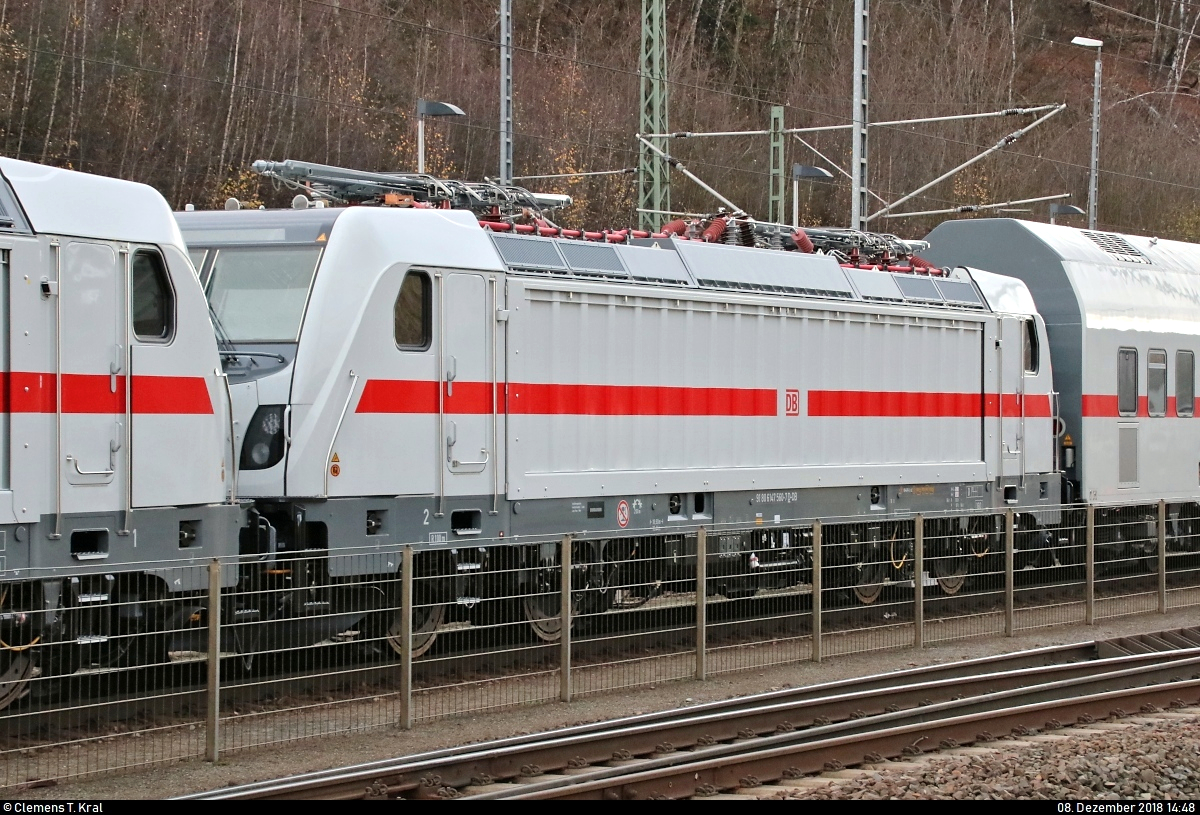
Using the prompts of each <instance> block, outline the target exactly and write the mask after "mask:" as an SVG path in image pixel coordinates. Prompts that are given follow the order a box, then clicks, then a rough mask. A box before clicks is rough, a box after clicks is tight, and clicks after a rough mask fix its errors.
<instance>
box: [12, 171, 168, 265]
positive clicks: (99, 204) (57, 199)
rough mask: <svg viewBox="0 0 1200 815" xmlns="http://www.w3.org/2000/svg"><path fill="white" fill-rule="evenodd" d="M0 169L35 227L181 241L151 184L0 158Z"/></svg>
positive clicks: (105, 236)
mask: <svg viewBox="0 0 1200 815" xmlns="http://www.w3.org/2000/svg"><path fill="white" fill-rule="evenodd" d="M0 172H2V173H3V174H4V177H5V178H6V179H8V183H9V184H10V185H11V186H12V188H13V191H14V192H15V193H16V195H17V198H18V199H19V200H20V202H21V207H22V209H23V210H24V211H25V215H26V217H27V218H28V219H29V224H30V226H32V227H33V230H34V231H35V232H41V233H47V234H52V235H71V236H74V237H80V238H101V239H105V240H118V241H131V242H134V243H153V244H158V245H165V244H172V245H175V246H179V247H182V246H183V237H182V235H180V232H179V226H178V225H177V224H176V223H175V218H174V217H173V216H172V214H171V208H170V207H169V206H168V205H167V202H166V200H164V199H163V197H162V195H161V194H160V193H159V192H158V190H156V189H154V188H153V187H150V186H147V185H145V184H138V183H135V182H132V181H122V180H120V179H117V178H106V177H104V176H98V175H89V174H87V173H77V172H74V171H73V170H62V169H59V168H57V167H47V166H45V165H43V164H33V163H31V162H28V161H18V160H16V159H11V158H3V157H0Z"/></svg>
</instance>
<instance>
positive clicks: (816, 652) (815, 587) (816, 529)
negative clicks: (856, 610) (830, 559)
mask: <svg viewBox="0 0 1200 815" xmlns="http://www.w3.org/2000/svg"><path fill="white" fill-rule="evenodd" d="M812 661H813V662H820V661H821V522H820V521H813V526H812Z"/></svg>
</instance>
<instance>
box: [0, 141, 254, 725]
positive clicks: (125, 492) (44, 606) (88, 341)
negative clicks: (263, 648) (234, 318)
mask: <svg viewBox="0 0 1200 815" xmlns="http://www.w3.org/2000/svg"><path fill="white" fill-rule="evenodd" d="M186 251H187V250H186V248H185V246H184V243H183V240H182V238H181V237H180V233H179V228H178V227H177V226H176V223H175V221H174V219H173V218H172V216H171V210H170V208H169V207H168V206H167V203H166V201H165V200H163V197H162V196H161V195H159V194H158V193H157V192H156V191H155V190H153V189H152V188H150V187H147V186H144V185H142V184H133V183H130V182H127V181H119V180H116V179H112V178H102V177H98V176H94V175H86V174H83V173H76V172H71V171H68V170H59V169H55V168H51V167H44V166H40V165H36V164H29V163H26V162H22V161H16V160H13V159H9V158H0V321H2V322H0V370H2V372H3V388H4V390H3V404H4V407H3V411H2V412H0V708H2V707H5V706H7V705H8V704H10V703H11V702H13V701H14V700H16V699H17V698H19V697H20V696H21V695H22V694H23V693H24V692H25V691H26V689H27V685H28V681H29V680H30V679H31V678H32V677H33V676H35V675H36V672H38V671H40V673H41V675H43V676H49V675H55V674H69V673H72V672H74V671H75V670H77V669H79V668H81V667H84V668H89V667H91V668H109V667H113V666H119V665H125V664H129V663H131V662H137V661H146V660H156V659H164V660H165V658H166V651H165V649H166V647H167V644H166V643H165V641H163V640H162V639H154V638H143V637H141V636H139V635H140V634H142V633H144V632H149V631H166V630H182V629H184V628H186V627H187V626H188V625H189V624H190V620H191V618H192V616H193V615H195V614H199V613H200V612H201V610H202V607H203V599H202V594H203V591H204V589H205V588H206V587H207V583H208V580H207V577H206V575H205V572H204V569H202V568H187V567H188V566H189V565H191V564H196V563H202V562H205V561H207V560H209V559H211V558H217V557H219V558H231V557H233V556H235V555H236V554H237V550H238V535H239V528H240V527H241V524H242V517H243V510H242V509H241V507H240V506H239V505H238V504H237V502H236V496H235V495H234V491H233V490H234V488H233V473H234V461H233V458H232V447H231V444H232V437H231V434H230V423H229V420H230V415H229V406H228V405H229V401H228V394H227V392H226V388H225V380H224V375H223V374H222V372H221V365H220V361H219V359H218V356H217V345H216V341H215V339H214V337H213V331H212V325H211V323H210V321H209V319H208V308H207V304H206V302H205V298H204V292H203V291H202V289H201V288H200V285H199V283H198V281H197V280H196V276H195V273H194V271H193V269H192V267H191V264H190V263H189V262H188V258H187V254H186ZM183 438H186V439H188V440H189V443H188V444H180V443H179V440H180V439H183ZM176 567H183V568H176ZM235 579H236V577H235V573H234V569H233V568H228V569H225V570H224V571H223V573H222V580H223V582H224V584H225V585H227V586H228V585H232V584H233V582H234V580H235ZM150 642H154V643H155V650H157V651H158V653H155V654H150V653H134V651H137V650H139V649H138V648H137V647H136V646H137V645H138V644H142V643H150Z"/></svg>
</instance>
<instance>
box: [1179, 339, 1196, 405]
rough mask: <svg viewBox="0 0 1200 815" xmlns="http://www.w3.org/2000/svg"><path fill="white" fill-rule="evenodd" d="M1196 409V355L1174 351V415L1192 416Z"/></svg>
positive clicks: (1189, 352)
mask: <svg viewBox="0 0 1200 815" xmlns="http://www.w3.org/2000/svg"><path fill="white" fill-rule="evenodd" d="M1195 410H1196V355H1195V354H1193V353H1192V352H1191V351H1176V352H1175V415H1176V416H1192V415H1194V414H1195Z"/></svg>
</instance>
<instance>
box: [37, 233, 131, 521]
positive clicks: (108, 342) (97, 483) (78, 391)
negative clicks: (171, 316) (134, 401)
mask: <svg viewBox="0 0 1200 815" xmlns="http://www.w3.org/2000/svg"><path fill="white" fill-rule="evenodd" d="M59 251H60V252H61V253H62V256H61V269H60V274H59V301H60V303H59V307H60V308H61V318H60V323H59V329H58V333H59V336H58V348H59V359H60V364H59V374H60V376H59V380H60V381H59V391H58V394H56V395H57V396H58V397H59V399H58V405H57V411H58V422H59V423H60V429H61V439H62V441H61V446H60V450H59V468H60V478H61V480H62V483H63V491H62V511H63V512H65V513H71V512H98V511H104V510H107V511H114V510H120V509H123V508H124V505H125V483H126V480H127V479H128V476H129V474H128V467H127V466H126V462H127V461H128V456H129V450H128V443H127V442H128V432H127V431H128V428H127V414H126V392H127V391H126V376H127V375H128V371H127V370H126V367H127V364H126V360H127V358H128V349H127V348H126V342H127V340H126V336H125V259H124V255H122V254H118V253H117V252H116V250H115V249H114V248H113V247H112V246H109V245H107V244H103V243H91V242H87V241H66V242H64V245H63V246H62V247H61V248H60V249H59ZM51 398H54V396H53V395H52V397H51Z"/></svg>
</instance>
